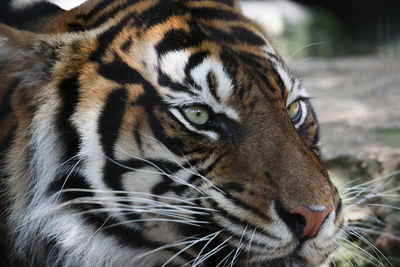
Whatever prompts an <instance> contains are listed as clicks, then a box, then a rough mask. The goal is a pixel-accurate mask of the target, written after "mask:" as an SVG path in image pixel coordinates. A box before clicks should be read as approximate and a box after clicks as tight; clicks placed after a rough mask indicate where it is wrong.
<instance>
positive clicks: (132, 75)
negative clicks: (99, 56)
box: [98, 56, 142, 84]
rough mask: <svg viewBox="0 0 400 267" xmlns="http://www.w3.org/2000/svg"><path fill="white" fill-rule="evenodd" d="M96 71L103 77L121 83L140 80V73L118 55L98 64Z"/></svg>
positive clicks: (133, 82) (138, 81)
mask: <svg viewBox="0 0 400 267" xmlns="http://www.w3.org/2000/svg"><path fill="white" fill-rule="evenodd" d="M98 72H99V74H100V75H101V76H103V77H104V78H106V79H108V80H112V81H114V82H117V83H121V84H136V83H141V80H142V78H141V76H140V74H139V73H138V72H137V71H136V70H134V69H132V68H131V67H130V66H128V64H126V62H124V61H123V60H122V59H121V58H119V57H118V56H116V57H115V59H114V61H112V62H110V63H106V64H102V65H100V67H99V71H98Z"/></svg>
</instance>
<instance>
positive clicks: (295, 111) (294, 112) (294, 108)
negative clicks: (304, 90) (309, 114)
mask: <svg viewBox="0 0 400 267" xmlns="http://www.w3.org/2000/svg"><path fill="white" fill-rule="evenodd" d="M287 113H288V115H289V118H290V119H291V120H292V121H293V122H297V121H298V120H299V119H300V117H301V105H300V102H299V101H296V102H293V103H292V104H290V106H289V107H287Z"/></svg>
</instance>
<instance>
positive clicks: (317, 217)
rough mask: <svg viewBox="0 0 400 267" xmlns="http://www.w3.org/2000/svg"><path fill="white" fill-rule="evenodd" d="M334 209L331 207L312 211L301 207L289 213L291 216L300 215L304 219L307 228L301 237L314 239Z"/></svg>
mask: <svg viewBox="0 0 400 267" xmlns="http://www.w3.org/2000/svg"><path fill="white" fill-rule="evenodd" d="M332 209H333V207H332V206H329V207H327V208H326V209H325V210H322V211H312V210H310V209H308V208H306V207H303V206H300V207H297V208H294V209H292V210H291V211H289V213H290V214H298V215H301V216H303V217H304V219H305V226H304V228H303V231H302V232H301V235H300V237H301V238H304V237H307V238H311V237H314V236H315V235H316V234H317V232H318V230H319V228H320V227H321V224H322V222H323V221H324V219H325V218H326V216H328V214H329V213H331V211H332Z"/></svg>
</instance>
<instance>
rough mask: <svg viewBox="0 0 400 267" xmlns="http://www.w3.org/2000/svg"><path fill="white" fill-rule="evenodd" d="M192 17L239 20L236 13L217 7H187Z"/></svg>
mask: <svg viewBox="0 0 400 267" xmlns="http://www.w3.org/2000/svg"><path fill="white" fill-rule="evenodd" d="M187 10H188V11H189V13H190V14H192V16H193V17H196V18H201V19H204V20H223V21H232V20H240V17H239V16H238V14H236V13H234V12H232V11H228V10H221V9H218V8H212V7H199V8H196V7H192V8H188V9H187Z"/></svg>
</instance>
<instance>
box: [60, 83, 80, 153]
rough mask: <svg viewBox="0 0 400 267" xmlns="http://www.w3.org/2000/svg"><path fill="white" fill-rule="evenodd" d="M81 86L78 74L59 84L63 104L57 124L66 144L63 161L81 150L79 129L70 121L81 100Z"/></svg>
mask: <svg viewBox="0 0 400 267" xmlns="http://www.w3.org/2000/svg"><path fill="white" fill-rule="evenodd" d="M79 87H80V84H79V81H78V76H74V77H72V78H67V79H64V80H62V81H61V82H60V85H59V86H58V88H59V89H58V92H59V94H60V97H61V99H62V100H61V106H60V108H59V111H58V112H57V115H56V126H57V128H58V132H59V135H60V140H61V142H62V144H64V151H65V153H64V157H63V158H62V159H61V160H62V161H66V160H68V159H70V158H72V157H74V156H75V155H77V153H78V151H79V144H80V139H79V135H78V132H77V130H76V129H75V127H74V126H73V125H72V123H71V122H70V118H71V116H72V115H73V113H74V112H75V108H76V105H77V104H78V100H79V91H78V88H79Z"/></svg>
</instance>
